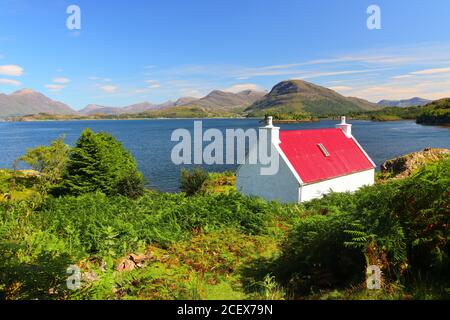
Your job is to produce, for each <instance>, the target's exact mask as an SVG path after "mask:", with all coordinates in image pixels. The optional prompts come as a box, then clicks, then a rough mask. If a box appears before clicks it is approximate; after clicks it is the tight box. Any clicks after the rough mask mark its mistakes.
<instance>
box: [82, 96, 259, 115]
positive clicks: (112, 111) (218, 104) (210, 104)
mask: <svg viewBox="0 0 450 320" xmlns="http://www.w3.org/2000/svg"><path fill="white" fill-rule="evenodd" d="M265 94H266V93H265V92H258V91H252V90H246V91H242V92H239V93H231V92H225V91H220V90H214V91H212V92H211V93H209V94H208V95H207V96H205V97H203V98H192V97H182V98H179V99H178V100H177V101H175V102H173V101H167V102H164V103H161V104H153V103H150V102H142V103H137V104H133V105H130V106H126V107H105V106H100V105H95V104H90V105H87V106H86V107H85V108H83V109H81V110H80V111H79V112H80V113H81V114H83V115H94V114H103V115H123V114H135V113H145V112H150V111H156V110H165V109H171V108H173V109H174V110H173V111H174V113H175V114H177V113H179V112H180V110H181V109H180V108H177V107H188V108H187V109H185V110H194V109H195V110H196V112H194V114H198V110H203V109H204V110H205V112H206V114H208V112H213V113H214V112H216V111H218V112H220V111H224V112H233V111H234V109H235V108H239V107H242V109H243V108H245V107H248V106H249V105H251V104H252V103H253V102H255V101H257V100H259V99H261V98H262V97H263V96H264V95H265ZM192 108H194V109H192ZM185 110H184V111H183V112H182V113H183V114H184V113H185ZM241 111H242V110H236V112H241ZM166 113H167V114H173V113H172V112H171V111H170V110H168V112H166ZM202 114H203V113H202Z"/></svg>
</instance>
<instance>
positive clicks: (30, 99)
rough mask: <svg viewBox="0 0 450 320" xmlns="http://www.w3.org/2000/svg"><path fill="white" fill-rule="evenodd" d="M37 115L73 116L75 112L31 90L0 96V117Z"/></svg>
mask: <svg viewBox="0 0 450 320" xmlns="http://www.w3.org/2000/svg"><path fill="white" fill-rule="evenodd" d="M37 113H47V114H75V113H76V111H74V110H73V109H71V108H70V107H69V106H68V105H66V104H64V103H62V102H58V101H54V100H52V99H50V98H48V97H46V96H45V95H43V94H42V93H39V92H35V91H33V90H31V89H22V90H19V91H16V92H14V93H12V94H10V95H7V94H0V117H9V116H23V115H29V114H37Z"/></svg>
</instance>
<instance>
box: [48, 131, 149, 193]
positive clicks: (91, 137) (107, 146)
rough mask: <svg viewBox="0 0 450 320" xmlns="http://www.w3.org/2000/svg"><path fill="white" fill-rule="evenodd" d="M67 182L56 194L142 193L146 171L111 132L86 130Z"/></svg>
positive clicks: (70, 164) (72, 157)
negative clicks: (143, 170) (144, 171)
mask: <svg viewBox="0 0 450 320" xmlns="http://www.w3.org/2000/svg"><path fill="white" fill-rule="evenodd" d="M63 178H64V181H63V183H62V184H61V186H60V188H59V189H58V190H57V191H56V192H55V194H60V195H61V194H69V195H81V194H85V193H89V192H95V191H101V192H103V193H105V194H107V195H116V194H122V195H126V196H131V197H135V196H137V195H139V194H142V192H143V188H144V184H143V178H142V174H141V173H140V172H139V171H138V170H137V165H136V162H135V160H134V158H133V157H132V156H131V154H130V153H129V152H128V151H126V150H125V149H124V148H123V146H122V144H121V143H120V142H119V141H117V140H116V139H115V138H114V137H113V136H111V135H109V134H107V133H94V132H93V131H92V130H90V129H86V130H84V131H83V132H82V134H81V136H80V138H79V139H78V142H77V144H76V146H75V147H74V148H73V149H72V150H71V153H70V158H69V162H68V165H67V170H66V172H65V174H64V176H63Z"/></svg>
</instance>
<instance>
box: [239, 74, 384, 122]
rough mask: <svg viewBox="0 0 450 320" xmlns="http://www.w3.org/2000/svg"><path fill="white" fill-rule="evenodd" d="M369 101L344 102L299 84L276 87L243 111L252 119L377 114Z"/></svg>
mask: <svg viewBox="0 0 450 320" xmlns="http://www.w3.org/2000/svg"><path fill="white" fill-rule="evenodd" d="M376 109H379V107H378V106H377V105H376V104H372V103H370V102H368V101H365V100H362V99H357V98H347V97H344V96H342V95H340V94H338V93H337V92H335V91H333V90H331V89H327V88H324V87H321V86H318V85H315V84H312V83H309V82H306V81H302V80H289V81H283V82H280V83H278V84H277V85H276V86H274V87H273V89H272V90H271V91H270V93H269V94H268V95H266V96H265V97H264V98H262V99H261V100H259V101H257V102H255V103H254V104H253V105H251V106H250V107H249V108H247V109H246V110H245V111H246V112H247V113H248V115H249V116H251V117H261V116H264V115H265V114H267V113H276V112H278V113H285V114H287V113H297V114H300V113H305V112H307V113H309V114H311V115H314V116H327V115H339V114H344V113H347V112H350V111H363V110H376Z"/></svg>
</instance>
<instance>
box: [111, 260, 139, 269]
mask: <svg viewBox="0 0 450 320" xmlns="http://www.w3.org/2000/svg"><path fill="white" fill-rule="evenodd" d="M134 268H136V264H135V263H134V262H133V261H131V260H128V259H123V260H122V261H120V263H119V264H118V265H117V266H116V271H119V272H122V271H130V270H133V269H134Z"/></svg>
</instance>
